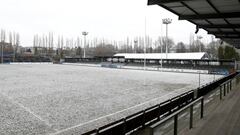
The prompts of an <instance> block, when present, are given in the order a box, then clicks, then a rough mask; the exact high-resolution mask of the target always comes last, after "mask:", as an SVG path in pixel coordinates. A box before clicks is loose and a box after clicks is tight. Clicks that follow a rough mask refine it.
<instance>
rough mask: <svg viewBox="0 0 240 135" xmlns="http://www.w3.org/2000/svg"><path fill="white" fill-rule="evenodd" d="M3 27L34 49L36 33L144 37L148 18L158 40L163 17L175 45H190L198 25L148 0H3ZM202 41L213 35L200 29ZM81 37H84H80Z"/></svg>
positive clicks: (150, 31) (152, 34)
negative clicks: (17, 35)
mask: <svg viewBox="0 0 240 135" xmlns="http://www.w3.org/2000/svg"><path fill="white" fill-rule="evenodd" d="M0 1H1V8H0V17H1V18H0V28H2V29H6V30H7V31H16V32H19V33H20V36H21V37H20V38H21V44H22V45H23V46H31V45H32V40H33V35H34V34H40V35H42V34H47V33H48V32H53V33H54V34H55V35H63V36H65V37H73V38H75V37H77V36H81V32H82V31H84V30H86V31H88V32H89V36H88V38H89V39H91V38H93V37H98V38H103V37H104V38H106V39H110V40H124V39H125V38H127V36H129V37H130V38H133V37H135V36H144V22H145V21H144V20H145V16H146V18H147V34H148V35H149V36H150V37H152V38H153V39H156V38H157V36H159V35H161V34H164V33H165V27H163V29H161V26H162V24H161V23H162V18H166V17H169V18H172V19H173V23H172V24H171V25H170V26H169V36H170V37H171V38H173V39H174V41H175V43H177V42H179V41H183V42H185V43H188V42H189V34H190V33H194V31H195V26H194V25H193V24H191V23H189V22H187V21H178V17H177V16H175V15H174V14H172V13H170V12H168V11H166V10H164V9H162V8H161V7H159V6H147V0H0ZM199 34H200V35H202V36H203V37H204V38H203V42H209V41H210V36H207V37H206V35H207V34H206V32H205V31H203V30H200V32H199ZM81 37H82V36H81Z"/></svg>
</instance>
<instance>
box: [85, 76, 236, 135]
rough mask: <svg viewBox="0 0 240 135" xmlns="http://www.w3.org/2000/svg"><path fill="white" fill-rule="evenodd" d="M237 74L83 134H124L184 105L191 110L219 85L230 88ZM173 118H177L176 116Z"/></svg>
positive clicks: (156, 120) (165, 116) (147, 124)
mask: <svg viewBox="0 0 240 135" xmlns="http://www.w3.org/2000/svg"><path fill="white" fill-rule="evenodd" d="M237 74H238V73H233V74H231V75H229V76H227V77H224V78H221V79H218V80H215V81H214V82H212V83H209V84H206V85H204V86H202V87H200V88H198V89H196V90H191V91H189V92H186V93H183V94H181V95H179V96H176V97H174V98H172V99H170V100H167V101H165V102H162V103H160V104H157V105H155V106H152V107H149V108H147V109H145V110H142V111H140V112H137V113H134V114H132V115H130V116H127V117H125V118H122V119H120V120H118V121H115V122H113V123H110V124H107V125H104V126H102V127H100V128H97V129H93V130H91V131H89V132H87V133H84V134H83V135H92V134H97V135H124V134H126V133H130V132H134V131H136V130H139V129H143V128H145V127H146V126H150V125H152V124H154V123H157V122H159V121H162V120H163V119H166V118H169V117H170V116H172V115H173V114H176V113H178V112H179V111H181V110H183V109H185V108H186V107H189V106H190V110H192V107H191V105H193V104H195V103H196V102H198V101H199V100H202V99H203V98H202V97H203V96H205V95H207V94H208V93H210V92H211V91H213V90H215V89H216V88H218V87H219V86H220V88H221V90H220V92H221V93H222V88H224V89H223V90H224V91H226V90H228V88H229V89H231V87H232V81H231V80H232V78H234V77H235V76H236V75H237ZM194 93H196V94H197V95H196V96H194ZM224 95H225V94H224ZM220 96H221V94H220ZM201 108H202V111H201V117H203V101H202V104H201ZM190 114H191V112H190ZM175 119H177V116H176V118H175ZM176 123H177V122H176ZM176 123H175V124H176ZM190 127H192V124H190Z"/></svg>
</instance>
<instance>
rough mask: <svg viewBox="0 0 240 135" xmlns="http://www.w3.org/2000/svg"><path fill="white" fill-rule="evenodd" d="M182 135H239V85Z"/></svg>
mask: <svg viewBox="0 0 240 135" xmlns="http://www.w3.org/2000/svg"><path fill="white" fill-rule="evenodd" d="M184 135H240V85H238V87H237V88H236V89H235V90H233V91H231V92H230V93H229V95H227V96H226V97H225V98H224V99H223V100H222V101H221V103H220V104H219V106H218V107H216V109H214V111H213V112H212V113H211V114H210V113H209V114H208V115H207V116H206V117H205V118H204V119H203V120H201V121H199V122H198V123H196V125H195V126H194V128H193V129H192V130H190V131H189V132H187V133H186V132H185V133H184Z"/></svg>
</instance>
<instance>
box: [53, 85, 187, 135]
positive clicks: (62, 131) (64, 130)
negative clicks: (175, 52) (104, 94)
mask: <svg viewBox="0 0 240 135" xmlns="http://www.w3.org/2000/svg"><path fill="white" fill-rule="evenodd" d="M187 87H189V86H186V87H183V88H180V89H177V90H181V89H185V88H187ZM177 90H174V91H172V92H170V93H168V94H165V95H163V96H167V95H170V94H173V93H174V92H176V91H177ZM163 96H160V97H157V98H154V99H152V100H149V101H146V102H143V103H140V104H137V105H135V106H132V107H129V108H126V109H123V110H120V111H117V112H115V113H111V114H108V115H104V116H101V117H98V118H96V119H92V120H90V121H87V122H84V123H81V124H78V125H75V126H72V127H69V128H66V129H63V130H59V131H57V132H55V133H52V134H51V135H57V134H60V133H64V132H67V131H69V130H72V129H74V128H77V127H81V126H83V125H86V124H88V123H92V122H94V121H98V120H100V119H103V118H107V117H109V116H113V115H115V114H118V113H121V112H124V111H127V110H130V109H132V108H135V107H138V106H142V105H144V104H147V103H149V102H152V101H155V100H157V99H160V98H162V97H163Z"/></svg>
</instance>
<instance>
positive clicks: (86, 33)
mask: <svg viewBox="0 0 240 135" xmlns="http://www.w3.org/2000/svg"><path fill="white" fill-rule="evenodd" d="M82 35H83V36H84V47H83V58H86V50H85V47H86V44H87V42H86V36H87V35H88V32H86V31H83V32H82Z"/></svg>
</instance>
